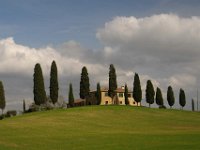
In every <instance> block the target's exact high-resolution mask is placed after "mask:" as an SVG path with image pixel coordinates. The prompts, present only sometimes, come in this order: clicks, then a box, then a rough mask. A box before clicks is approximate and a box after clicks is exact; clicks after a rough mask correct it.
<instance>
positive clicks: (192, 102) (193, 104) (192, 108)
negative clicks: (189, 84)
mask: <svg viewBox="0 0 200 150" xmlns="http://www.w3.org/2000/svg"><path fill="white" fill-rule="evenodd" d="M194 107H195V106H194V99H192V111H195V110H194Z"/></svg>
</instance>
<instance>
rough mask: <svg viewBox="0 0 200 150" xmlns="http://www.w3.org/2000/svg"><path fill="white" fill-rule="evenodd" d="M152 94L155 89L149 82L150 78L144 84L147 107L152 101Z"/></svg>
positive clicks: (153, 94)
mask: <svg viewBox="0 0 200 150" xmlns="http://www.w3.org/2000/svg"><path fill="white" fill-rule="evenodd" d="M154 96H155V91H154V88H153V84H152V83H151V80H148V81H147V85H146V102H147V103H149V107H150V105H151V104H153V103H154Z"/></svg>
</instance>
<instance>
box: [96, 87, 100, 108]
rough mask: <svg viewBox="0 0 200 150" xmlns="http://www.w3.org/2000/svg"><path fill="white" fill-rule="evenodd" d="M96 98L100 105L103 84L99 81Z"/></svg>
mask: <svg viewBox="0 0 200 150" xmlns="http://www.w3.org/2000/svg"><path fill="white" fill-rule="evenodd" d="M96 98H97V105H100V104H101V86H100V83H97V92H96Z"/></svg>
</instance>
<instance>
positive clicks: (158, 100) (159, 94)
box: [156, 87, 163, 106]
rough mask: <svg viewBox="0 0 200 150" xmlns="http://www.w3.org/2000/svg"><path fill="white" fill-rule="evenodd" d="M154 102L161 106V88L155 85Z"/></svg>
mask: <svg viewBox="0 0 200 150" xmlns="http://www.w3.org/2000/svg"><path fill="white" fill-rule="evenodd" d="M156 104H157V105H159V106H163V96H162V92H161V89H160V88H158V87H157V89H156Z"/></svg>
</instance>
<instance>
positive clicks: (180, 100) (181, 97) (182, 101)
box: [179, 89, 186, 109]
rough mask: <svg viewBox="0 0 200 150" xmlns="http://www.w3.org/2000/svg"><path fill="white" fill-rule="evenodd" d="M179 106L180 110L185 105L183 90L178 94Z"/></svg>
mask: <svg viewBox="0 0 200 150" xmlns="http://www.w3.org/2000/svg"><path fill="white" fill-rule="evenodd" d="M179 104H180V105H181V107H182V109H183V107H184V106H185V104H186V100H185V92H184V90H183V89H180V92H179Z"/></svg>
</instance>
